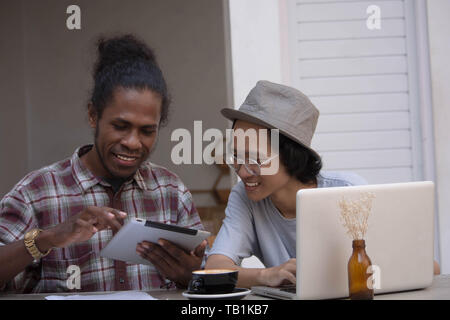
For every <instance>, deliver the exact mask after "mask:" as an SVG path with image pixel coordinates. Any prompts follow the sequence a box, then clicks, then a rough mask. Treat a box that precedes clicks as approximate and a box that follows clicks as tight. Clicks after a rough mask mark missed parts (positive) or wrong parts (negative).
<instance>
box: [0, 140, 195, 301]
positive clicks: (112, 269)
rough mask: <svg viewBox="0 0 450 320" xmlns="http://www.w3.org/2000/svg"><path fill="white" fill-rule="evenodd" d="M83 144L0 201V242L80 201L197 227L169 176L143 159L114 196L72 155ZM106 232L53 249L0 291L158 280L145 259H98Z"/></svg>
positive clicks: (45, 223)
mask: <svg viewBox="0 0 450 320" xmlns="http://www.w3.org/2000/svg"><path fill="white" fill-rule="evenodd" d="M91 148H92V146H90V145H89V146H84V147H81V148H78V149H77V150H76V151H75V153H74V154H73V156H72V157H71V158H69V159H66V160H63V161H60V162H57V163H55V164H53V165H50V166H48V167H45V168H42V169H40V170H37V171H34V172H31V173H30V174H28V175H27V176H26V177H25V178H23V179H22V180H21V181H20V182H19V183H18V184H17V185H16V186H15V187H14V188H13V189H12V190H11V191H10V192H9V193H8V194H7V195H6V196H5V197H4V198H3V199H2V201H1V202H0V245H6V244H9V243H11V242H14V241H17V240H21V239H23V237H24V235H25V233H26V232H27V231H29V230H31V229H33V228H41V229H47V228H50V227H52V226H54V225H57V224H60V223H62V222H64V221H65V220H67V219H68V218H69V217H71V216H73V215H76V214H77V213H79V212H80V211H82V210H83V209H84V208H86V207H87V206H107V207H112V208H116V209H119V210H121V211H125V212H126V213H127V214H128V216H127V218H126V220H128V219H130V218H142V219H147V220H152V221H158V222H163V223H167V224H175V225H178V226H183V227H188V228H195V229H203V226H202V224H201V221H200V218H199V216H198V213H197V210H196V209H195V206H194V204H193V202H192V196H191V194H190V192H189V191H188V190H187V189H186V187H185V186H184V185H183V183H182V182H181V180H180V179H179V178H178V177H177V176H176V175H175V174H173V173H171V172H170V171H168V170H167V169H165V168H162V167H159V166H156V165H154V164H152V163H150V162H145V163H144V164H143V165H142V166H141V167H140V168H139V170H138V171H137V172H136V174H135V175H134V177H133V178H132V179H130V180H129V181H127V182H125V183H124V184H123V185H122V187H121V188H120V190H119V191H118V192H117V193H116V194H114V192H113V191H112V188H111V185H109V184H108V183H106V182H104V181H102V180H101V179H100V178H98V177H96V176H94V175H93V174H92V173H91V172H90V171H89V170H88V169H87V168H86V167H85V166H84V165H83V163H82V162H81V160H80V157H81V156H82V155H83V154H85V153H86V152H88V151H89V150H90V149H91ZM126 220H125V222H126ZM112 236H113V234H112V231H111V230H103V231H99V232H97V233H96V234H95V235H94V236H93V237H92V238H91V239H90V240H88V241H86V242H83V243H78V244H74V245H71V246H68V247H65V248H57V249H53V250H52V251H51V252H50V254H49V255H48V256H46V257H44V258H42V259H40V261H39V262H35V263H32V264H30V265H29V266H28V267H27V268H26V269H25V270H24V271H23V272H21V273H20V274H18V275H17V276H16V277H15V278H14V279H13V280H11V281H10V282H8V283H7V284H6V286H4V288H0V290H1V291H3V292H16V293H35V292H63V291H66V292H67V291H114V290H151V289H155V288H160V286H161V285H164V284H165V279H163V278H162V277H161V275H160V274H159V273H158V272H157V271H155V270H154V269H153V268H151V267H149V266H147V265H138V264H127V263H125V262H122V261H115V260H111V259H107V258H102V257H100V255H99V252H100V250H101V249H102V248H103V247H104V246H105V245H106V244H107V243H108V241H109V240H111V238H112ZM130 249H132V250H134V249H135V248H130ZM0 263H1V262H0ZM70 265H76V266H78V267H80V270H81V289H79V290H76V289H75V290H69V289H68V286H67V283H66V282H67V280H68V277H69V276H70V274H69V273H67V271H68V270H67V268H68V267H69V266H70Z"/></svg>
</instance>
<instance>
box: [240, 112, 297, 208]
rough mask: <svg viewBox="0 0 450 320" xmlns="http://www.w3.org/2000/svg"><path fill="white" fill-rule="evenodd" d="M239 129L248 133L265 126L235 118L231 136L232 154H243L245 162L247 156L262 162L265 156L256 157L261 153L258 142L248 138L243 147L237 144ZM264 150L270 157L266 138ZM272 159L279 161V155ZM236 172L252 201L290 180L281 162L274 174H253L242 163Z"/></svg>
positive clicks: (261, 197)
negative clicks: (253, 142) (232, 140)
mask: <svg viewBox="0 0 450 320" xmlns="http://www.w3.org/2000/svg"><path fill="white" fill-rule="evenodd" d="M239 129H241V130H242V131H243V132H244V134H245V133H248V132H251V131H256V132H258V130H260V129H266V130H267V128H265V127H263V126H259V125H256V124H254V123H250V122H246V121H242V120H237V121H236V122H235V125H234V127H233V130H234V131H233V132H234V133H233V134H234V136H233V138H234V139H235V142H234V146H235V147H234V150H233V151H234V154H235V155H238V156H239V155H242V154H245V158H246V162H247V159H248V158H250V159H253V160H256V161H257V162H258V163H262V162H264V160H266V158H267V156H266V158H264V159H262V158H260V157H258V154H261V152H260V150H259V148H258V147H259V142H258V143H256V144H251V143H249V142H248V140H246V143H245V147H244V146H243V145H241V147H240V146H239V143H238V141H237V139H238V138H237V132H239ZM241 141H242V140H241ZM242 148H244V150H242ZM264 151H266V152H264ZM264 151H263V152H262V153H263V154H264V153H267V155H269V156H270V157H272V156H273V155H272V154H271V149H270V139H267V149H266V150H264ZM272 161H279V157H275V158H274V159H273V160H272ZM270 165H271V163H270V162H269V163H267V166H270ZM237 174H238V175H239V177H240V178H241V179H242V181H243V182H244V185H245V191H246V193H247V196H248V198H249V199H250V200H253V201H259V200H262V199H264V198H267V197H268V196H270V195H273V194H274V193H276V192H277V191H279V190H281V189H282V188H283V187H285V186H286V184H287V183H288V182H290V180H291V177H290V176H289V175H288V173H287V172H286V170H285V168H284V166H283V165H282V163H281V162H279V163H278V170H276V173H275V174H270V175H254V174H252V173H250V172H248V171H247V169H246V168H245V166H243V165H241V166H240V168H239V170H238V172H237Z"/></svg>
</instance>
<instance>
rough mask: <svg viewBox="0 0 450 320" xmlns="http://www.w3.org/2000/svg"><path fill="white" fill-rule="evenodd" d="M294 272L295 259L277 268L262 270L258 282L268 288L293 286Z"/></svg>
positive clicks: (294, 280) (295, 267)
mask: <svg viewBox="0 0 450 320" xmlns="http://www.w3.org/2000/svg"><path fill="white" fill-rule="evenodd" d="M296 272H297V265H296V259H295V258H293V259H289V260H288V261H287V262H285V263H283V264H282V265H279V266H277V267H272V268H267V269H263V270H262V271H261V274H260V279H259V280H260V281H261V282H262V283H263V284H264V285H266V286H269V287H277V286H280V285H284V284H289V283H292V284H295V282H296V277H295V274H296Z"/></svg>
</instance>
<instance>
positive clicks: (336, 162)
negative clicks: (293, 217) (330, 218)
mask: <svg viewBox="0 0 450 320" xmlns="http://www.w3.org/2000/svg"><path fill="white" fill-rule="evenodd" d="M369 5H376V6H378V7H379V8H380V13H381V29H379V30H377V29H375V30H370V29H369V28H368V27H367V25H366V21H367V18H368V16H369V14H367V13H366V10H367V7H368V6H369ZM288 10H289V18H288V19H289V41H290V43H291V45H290V51H291V52H290V60H291V61H290V75H291V83H292V85H293V86H295V87H296V88H298V89H299V90H301V91H302V92H304V93H305V94H306V95H308V96H309V97H310V99H311V100H312V102H313V103H314V104H315V105H316V107H317V108H318V109H319V110H320V117H319V123H318V126H317V129H316V135H315V137H314V138H313V142H312V146H313V148H314V149H315V150H317V151H318V152H319V154H320V155H321V156H322V158H323V162H324V170H338V171H339V170H345V171H353V172H355V173H358V174H360V175H361V176H363V177H364V178H366V179H367V180H368V181H369V183H392V182H404V181H412V180H418V179H421V172H422V169H421V160H420V149H421V148H420V125H419V123H420V122H419V121H417V119H416V115H417V111H416V109H415V108H416V106H417V101H416V99H417V98H416V94H417V93H415V92H413V91H412V90H415V86H412V85H411V83H414V81H416V79H414V78H413V77H414V76H415V71H414V68H415V64H414V62H415V61H414V56H415V55H412V54H411V53H412V52H411V50H414V48H413V46H411V39H409V37H412V36H414V34H413V32H410V31H409V29H410V26H408V23H407V21H408V16H407V15H408V14H410V10H409V8H408V7H407V4H406V3H404V2H403V1H370V2H368V1H352V2H348V1H336V0H335V1H321V0H319V1H304V0H296V1H294V0H291V1H289V6H288ZM417 137H419V138H417Z"/></svg>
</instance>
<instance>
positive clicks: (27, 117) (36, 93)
mask: <svg viewBox="0 0 450 320" xmlns="http://www.w3.org/2000/svg"><path fill="white" fill-rule="evenodd" d="M13 3H14V4H13ZM21 3H22V9H20V1H17V2H13V1H6V2H2V4H1V6H2V8H1V9H0V12H2V15H6V16H7V19H6V21H5V20H4V19H2V20H1V22H0V23H1V24H2V26H1V30H2V33H6V34H10V33H11V32H13V33H14V34H16V37H13V39H11V37H2V39H5V38H7V39H8V42H10V43H8V49H7V50H1V52H0V60H1V61H2V63H3V64H5V65H7V66H9V67H10V68H13V66H14V69H15V68H17V70H18V71H21V72H18V73H17V74H14V79H13V80H14V81H13V82H11V81H10V80H8V79H5V78H2V79H1V80H0V81H1V82H0V83H1V85H0V88H1V90H4V91H5V94H6V96H7V99H6V100H7V102H9V103H8V108H5V106H4V105H3V104H2V108H1V119H2V120H1V121H2V124H3V122H4V121H5V119H13V120H12V121H9V120H8V121H6V122H7V124H8V125H9V126H10V127H13V128H19V127H21V128H22V130H21V134H22V135H21V136H20V135H18V136H16V135H14V137H11V135H8V136H9V137H10V138H9V139H6V137H5V133H4V131H5V128H4V129H2V130H3V131H2V134H1V139H2V140H1V142H0V143H1V150H2V154H1V157H0V159H2V163H1V164H2V165H1V166H0V168H1V169H2V170H3V171H2V176H6V179H5V180H3V181H2V182H1V183H0V187H1V189H0V192H2V194H3V193H4V192H5V191H6V190H8V189H9V188H10V187H11V186H12V184H13V183H15V182H17V181H18V180H19V179H20V178H21V177H22V176H23V175H24V174H25V173H26V171H27V170H34V169H37V168H39V167H42V166H45V165H48V164H50V163H52V162H55V161H58V160H61V159H63V158H66V157H68V156H70V155H71V154H72V153H73V151H74V149H75V148H76V147H77V146H79V145H81V144H83V143H89V142H91V141H92V132H91V131H90V129H89V128H88V126H87V122H86V103H87V101H88V99H89V93H90V90H91V86H92V80H91V68H92V64H93V61H94V54H95V51H94V50H95V49H94V40H95V39H96V38H97V37H98V36H99V35H100V34H105V33H106V34H112V33H117V32H120V33H124V32H131V33H135V34H136V35H138V36H139V37H140V38H142V39H144V40H145V41H146V42H147V43H148V44H149V45H150V46H151V47H153V48H154V49H155V52H156V54H157V57H158V60H159V63H160V65H161V68H162V70H163V73H164V74H165V76H166V80H167V82H168V85H169V88H170V90H171V94H172V97H173V104H172V109H171V112H170V118H169V125H168V126H167V127H166V128H164V129H163V130H162V131H161V132H160V137H159V142H158V146H157V148H156V150H155V152H154V154H153V155H152V158H151V160H152V161H154V162H156V163H158V164H161V165H164V166H166V167H168V168H169V169H170V170H172V171H174V172H176V173H177V174H179V175H180V176H181V178H182V180H183V181H184V182H185V183H186V184H187V185H188V187H189V188H191V189H208V188H210V187H211V186H212V185H213V182H214V180H215V177H216V175H217V174H218V173H219V171H218V170H217V169H216V168H214V167H212V166H207V165H195V166H194V165H191V166H183V167H182V166H175V165H174V164H172V162H171V159H170V151H171V149H172V147H173V146H174V145H175V142H173V143H172V142H171V141H170V134H171V132H172V130H173V129H175V128H187V129H189V130H192V128H193V121H194V120H203V128H204V130H206V129H207V128H212V127H214V128H219V129H225V128H226V125H227V122H226V121H225V120H224V119H222V117H221V116H220V114H219V110H220V108H222V107H223V106H226V105H229V102H228V97H227V82H226V76H225V75H226V67H225V41H224V30H223V29H224V22H223V7H222V1H221V0H215V1H211V0H190V1H183V0H152V1H148V0H133V1H119V0H96V1H88V0H84V1H61V0H41V1H25V0H23V1H22V2H21ZM70 4H77V5H79V6H80V8H81V26H82V29H81V30H75V31H71V30H68V29H67V28H66V18H67V16H68V15H67V14H66V8H67V6H69V5H70ZM5 7H6V10H4V8H5ZM9 7H13V9H14V10H13V12H11V10H9ZM6 11H8V13H6ZM2 41H3V40H2ZM12 73H13V72H12ZM12 87H13V88H12ZM23 92H25V93H26V94H23ZM5 105H6V104H5ZM25 121H28V122H27V125H26V126H25ZM2 128H3V125H2ZM6 128H7V127H6ZM25 133H26V135H25ZM27 146H28V147H27ZM5 147H7V148H5ZM11 147H12V148H15V149H14V150H13V156H8V157H5V156H4V151H5V150H9V149H11ZM18 158H20V159H22V158H25V159H27V161H26V164H25V165H24V164H23V163H22V164H20V162H16V160H15V159H18ZM22 162H23V161H22ZM11 166H15V167H17V168H14V170H10V169H9V168H11ZM199 177H201V179H199ZM211 201H212V199H211V198H209V197H201V198H200V197H199V199H198V202H199V203H198V204H199V205H202V204H211V203H212V202H211Z"/></svg>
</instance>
